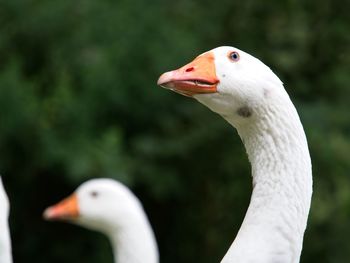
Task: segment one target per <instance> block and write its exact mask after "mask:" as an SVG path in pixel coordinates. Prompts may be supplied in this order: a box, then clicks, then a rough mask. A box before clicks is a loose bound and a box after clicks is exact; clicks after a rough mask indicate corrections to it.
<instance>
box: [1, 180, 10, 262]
mask: <svg viewBox="0 0 350 263" xmlns="http://www.w3.org/2000/svg"><path fill="white" fill-rule="evenodd" d="M9 213H10V203H9V199H8V197H7V194H6V191H5V188H4V185H3V183H2V179H1V176H0V263H12V250H11V238H10V229H9V224H8V217H9Z"/></svg>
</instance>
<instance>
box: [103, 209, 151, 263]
mask: <svg viewBox="0 0 350 263" xmlns="http://www.w3.org/2000/svg"><path fill="white" fill-rule="evenodd" d="M127 220H128V221H127V222H125V226H123V228H122V229H115V230H114V231H112V232H110V233H108V236H109V238H110V240H111V243H112V246H113V252H114V258H115V262H116V263H158V248H157V243H156V239H155V237H154V233H153V231H152V228H151V226H150V224H149V222H148V220H147V218H146V215H141V217H139V218H127Z"/></svg>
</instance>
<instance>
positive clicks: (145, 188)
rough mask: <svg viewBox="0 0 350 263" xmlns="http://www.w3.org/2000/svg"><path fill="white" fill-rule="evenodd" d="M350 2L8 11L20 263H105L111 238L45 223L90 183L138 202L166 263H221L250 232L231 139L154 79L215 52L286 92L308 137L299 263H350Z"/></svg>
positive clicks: (11, 184)
mask: <svg viewBox="0 0 350 263" xmlns="http://www.w3.org/2000/svg"><path fill="white" fill-rule="evenodd" d="M349 10H350V2H349V1H342V0H322V1H312V0H306V1H303V2H302V3H301V2H300V1H294V0H288V1H280V0H272V1H264V2H263V1H257V0H245V1H235V0H222V1H212V0H191V1H190V0H177V1H164V0H154V1H149V0H134V1H126V0H120V1H112V0H94V1H93V0H84V1H68V0H55V1H53V0H47V1H43V0H7V1H6V0H3V1H0V170H1V174H2V175H3V180H4V184H5V185H6V188H7V191H8V194H9V197H10V200H11V206H12V207H11V208H12V210H11V216H10V224H11V231H12V240H13V250H14V251H13V252H14V261H15V262H17V263H19V262H36V263H41V262H52V263H54V262H85V263H94V262H103V263H108V262H112V261H113V258H112V252H111V249H110V247H109V242H108V240H107V239H106V238H105V237H104V236H102V235H100V234H98V233H94V232H90V231H88V230H85V229H83V228H80V227H77V226H73V225H69V224H64V223H48V222H44V221H43V220H42V216H41V215H42V211H43V210H44V208H45V207H47V206H48V205H51V204H53V203H55V202H57V201H58V200H60V199H61V198H63V197H65V196H66V195H68V194H69V193H71V192H72V191H74V189H75V188H76V187H77V186H78V185H79V184H80V183H82V182H84V181H86V180H88V179H90V178H94V177H112V178H115V179H118V180H120V181H122V182H124V183H125V184H127V185H128V186H129V187H131V188H132V189H133V191H134V192H135V193H136V194H137V196H138V197H139V198H140V199H141V200H142V202H143V204H144V207H145V209H146V211H147V213H148V215H149V218H150V221H151V222H152V225H153V227H154V230H155V233H156V236H157V240H158V243H159V248H160V254H161V262H169V263H173V262H202V263H211V262H219V261H220V260H221V258H222V257H223V255H224V254H225V252H226V250H227V249H228V247H229V246H230V244H231V242H232V241H233V239H234V237H235V235H236V233H237V230H238V229H239V227H240V224H241V222H242V220H243V217H244V214H245V211H246V209H247V206H248V203H249V197H250V194H251V178H250V165H249V163H248V159H247V157H246V154H245V150H244V148H243V145H242V143H241V142H240V139H239V137H238V135H237V134H236V131H235V130H234V129H233V128H232V127H231V126H230V125H229V124H227V123H226V122H225V121H224V120H223V119H222V118H221V117H220V116H218V115H216V114H214V113H212V112H211V111H209V110H208V109H207V108H205V107H204V106H202V105H200V104H199V103H197V102H195V101H194V100H192V99H189V98H186V97H182V96H180V95H177V94H175V93H171V92H169V91H167V90H164V89H161V88H159V87H157V85H156V81H157V79H158V77H159V75H160V74H161V73H163V72H164V71H168V70H170V69H175V68H177V67H179V66H182V65H184V64H185V63H187V62H189V61H190V60H192V59H193V58H194V57H195V56H197V55H198V54H200V53H202V52H204V51H207V50H209V49H212V48H214V47H217V46H221V45H232V46H236V47H238V48H240V49H242V50H244V51H247V52H248V53H250V54H252V55H254V56H256V57H258V58H259V59H261V60H262V61H264V62H265V63H266V64H267V65H269V66H270V67H271V68H272V70H273V71H274V72H275V73H276V74H277V75H278V76H279V77H280V78H281V79H282V80H283V82H284V83H285V86H286V89H287V91H288V93H289V94H290V96H291V98H292V100H293V101H294V103H295V104H296V107H297V109H298V111H299V113H300V116H301V119H302V122H303V124H304V127H305V130H306V134H307V136H308V140H309V145H310V150H311V156H312V160H313V171H314V195H313V203H312V209H311V214H310V217H309V224H308V229H307V231H306V235H305V241H304V250H303V255H302V260H301V262H304V263H307V262H336V263H339V262H350V242H349V241H348V237H349V236H350V176H349V171H350V119H349V99H350V89H349V83H350V74H349V73H350V72H349V70H350V33H349V29H350V17H349V12H348V11H349Z"/></svg>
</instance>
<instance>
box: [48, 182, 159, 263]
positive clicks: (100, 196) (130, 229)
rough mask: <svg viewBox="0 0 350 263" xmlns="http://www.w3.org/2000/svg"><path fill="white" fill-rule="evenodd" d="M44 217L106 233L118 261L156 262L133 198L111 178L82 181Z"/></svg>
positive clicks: (149, 231)
mask: <svg viewBox="0 0 350 263" xmlns="http://www.w3.org/2000/svg"><path fill="white" fill-rule="evenodd" d="M44 217H45V218H46V219H48V220H66V221H69V222H72V223H76V224H79V225H82V226H84V227H86V228H89V229H92V230H96V231H99V232H102V233H103V234H105V235H107V236H108V238H109V239H110V241H111V243H112V247H113V249H114V256H115V262H118V263H157V262H158V248H157V243H156V240H155V237H154V234H153V231H152V228H151V225H150V224H149V221H148V219H147V216H146V214H145V212H144V210H143V208H142V205H141V203H140V202H139V200H138V199H137V197H136V196H135V195H134V194H133V193H132V192H131V191H130V190H129V189H128V188H127V187H126V186H124V185H122V184H121V183H119V182H117V181H114V180H112V179H93V180H90V181H88V182H85V183H83V184H82V185H81V186H80V187H79V188H78V189H77V190H76V191H75V193H73V194H72V195H71V196H70V197H68V198H66V199H64V200H63V201H61V202H60V203H58V204H56V205H54V206H51V207H49V208H47V209H46V210H45V212H44Z"/></svg>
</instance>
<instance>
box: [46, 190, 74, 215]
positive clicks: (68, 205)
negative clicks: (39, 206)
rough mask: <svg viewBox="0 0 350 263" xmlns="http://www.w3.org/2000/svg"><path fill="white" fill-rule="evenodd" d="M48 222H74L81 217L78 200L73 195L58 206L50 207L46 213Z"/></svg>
mask: <svg viewBox="0 0 350 263" xmlns="http://www.w3.org/2000/svg"><path fill="white" fill-rule="evenodd" d="M43 216H44V218H45V219H46V220H72V219H76V218H78V217H79V207H78V198H77V195H76V194H72V195H71V196H69V197H67V198H66V199H64V200H62V201H61V202H59V203H58V204H56V205H53V206H50V207H48V208H47V209H46V210H45V211H44V215H43Z"/></svg>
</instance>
